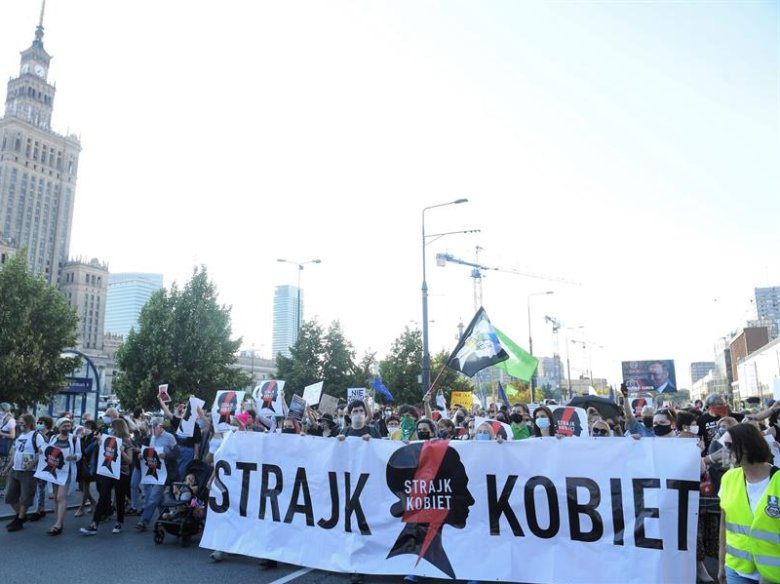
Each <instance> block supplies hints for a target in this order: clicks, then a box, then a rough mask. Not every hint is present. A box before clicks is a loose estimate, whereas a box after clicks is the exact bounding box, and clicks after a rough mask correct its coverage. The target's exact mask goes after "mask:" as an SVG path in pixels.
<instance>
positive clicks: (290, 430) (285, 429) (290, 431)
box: [282, 428, 295, 434]
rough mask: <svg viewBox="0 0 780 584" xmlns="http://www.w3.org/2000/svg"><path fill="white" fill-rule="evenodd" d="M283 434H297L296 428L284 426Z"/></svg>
mask: <svg viewBox="0 0 780 584" xmlns="http://www.w3.org/2000/svg"><path fill="white" fill-rule="evenodd" d="M282 434H295V428H282Z"/></svg>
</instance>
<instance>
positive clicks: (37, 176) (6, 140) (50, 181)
mask: <svg viewBox="0 0 780 584" xmlns="http://www.w3.org/2000/svg"><path fill="white" fill-rule="evenodd" d="M50 62H51V56H50V55H49V54H48V53H47V52H46V50H45V49H44V48H43V24H42V21H41V23H40V24H39V25H38V27H37V28H36V30H35V39H34V40H33V43H32V45H31V46H30V48H28V49H26V50H25V51H22V53H21V61H20V64H19V74H18V75H17V76H16V77H13V78H11V79H10V80H9V81H8V89H7V92H6V99H5V114H4V116H3V118H2V119H0V239H2V240H4V241H6V242H9V243H10V245H12V246H13V247H15V248H16V249H21V248H26V249H27V258H28V263H29V267H30V270H31V271H32V272H33V273H35V274H44V275H45V277H46V279H47V280H48V282H49V283H50V284H56V283H57V281H58V277H59V270H60V266H61V265H62V264H63V263H65V262H66V261H67V259H68V257H69V249H70V235H71V225H72V223H73V205H74V198H75V194H76V178H77V174H78V162H79V153H80V152H81V144H80V142H79V139H78V138H77V137H76V136H75V135H68V136H63V135H60V134H57V133H55V132H54V131H52V129H51V116H52V110H53V106H54V94H55V91H56V87H55V86H54V85H53V84H52V83H49V81H48V76H49V64H50Z"/></svg>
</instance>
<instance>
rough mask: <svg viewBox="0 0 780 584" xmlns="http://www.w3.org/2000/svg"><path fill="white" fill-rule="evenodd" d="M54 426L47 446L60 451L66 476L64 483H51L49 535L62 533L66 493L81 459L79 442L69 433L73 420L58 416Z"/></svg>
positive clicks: (71, 489) (72, 482)
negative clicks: (51, 507)
mask: <svg viewBox="0 0 780 584" xmlns="http://www.w3.org/2000/svg"><path fill="white" fill-rule="evenodd" d="M55 427H56V428H57V430H58V433H57V435H56V436H53V437H52V439H51V440H50V441H49V446H52V447H54V449H55V450H59V451H60V452H61V453H62V455H63V459H64V462H65V469H66V473H67V476H68V478H67V479H66V481H65V483H64V484H61V485H58V484H56V483H53V484H52V486H53V487H54V509H55V519H54V525H52V526H51V527H50V528H49V530H48V531H47V532H46V533H48V534H49V535H60V534H61V533H62V527H63V523H64V521H65V511H66V510H67V508H68V494H69V493H71V492H72V491H73V490H74V489H75V487H76V463H77V462H78V461H79V460H81V443H80V442H79V441H78V440H77V439H76V438H74V437H73V436H72V435H71V431H72V430H73V422H71V421H70V420H69V419H68V418H60V419H59V420H57V423H56V424H55ZM47 451H49V448H47V449H46V450H45V451H44V455H46V456H48V454H47Z"/></svg>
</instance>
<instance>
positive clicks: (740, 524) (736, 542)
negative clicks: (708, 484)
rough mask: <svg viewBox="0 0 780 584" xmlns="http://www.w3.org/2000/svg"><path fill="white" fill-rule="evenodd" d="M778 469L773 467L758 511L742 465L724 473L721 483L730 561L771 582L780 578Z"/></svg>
mask: <svg viewBox="0 0 780 584" xmlns="http://www.w3.org/2000/svg"><path fill="white" fill-rule="evenodd" d="M777 471H778V469H777V468H776V467H772V471H771V474H770V479H769V484H768V485H767V488H766V491H764V494H763V496H762V497H761V500H760V501H759V503H758V507H756V513H755V515H754V514H753V511H752V509H751V508H750V501H749V500H748V495H747V486H746V485H745V472H744V471H743V470H742V469H741V468H734V469H731V470H730V471H728V472H727V473H726V474H725V475H723V479H721V487H720V492H721V497H720V507H721V509H723V511H724V512H725V520H726V526H725V527H726V565H727V566H728V567H730V568H731V569H732V570H736V571H737V572H740V573H741V574H752V573H753V572H755V571H756V570H758V573H759V574H761V576H763V577H764V578H765V579H767V580H769V581H770V582H780V473H778V472H777Z"/></svg>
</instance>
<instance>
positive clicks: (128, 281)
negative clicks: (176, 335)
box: [105, 272, 163, 338]
mask: <svg viewBox="0 0 780 584" xmlns="http://www.w3.org/2000/svg"><path fill="white" fill-rule="evenodd" d="M162 287H163V277H162V274H145V273H141V272H128V273H122V274H111V275H110V276H109V278H108V294H107V297H106V324H105V332H106V333H110V334H112V335H118V336H121V337H123V338H127V334H128V333H129V332H130V329H132V328H138V317H139V316H140V315H141V310H142V309H143V307H144V305H145V304H146V303H147V301H148V300H149V299H150V298H151V297H152V294H154V293H155V292H157V291H158V290H160V289H161V288H162Z"/></svg>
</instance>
